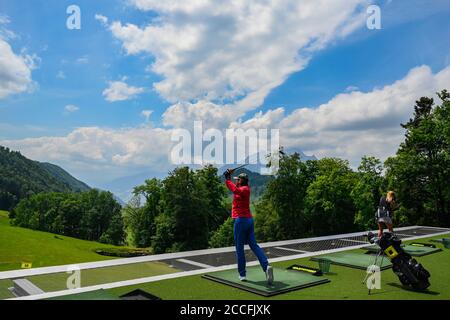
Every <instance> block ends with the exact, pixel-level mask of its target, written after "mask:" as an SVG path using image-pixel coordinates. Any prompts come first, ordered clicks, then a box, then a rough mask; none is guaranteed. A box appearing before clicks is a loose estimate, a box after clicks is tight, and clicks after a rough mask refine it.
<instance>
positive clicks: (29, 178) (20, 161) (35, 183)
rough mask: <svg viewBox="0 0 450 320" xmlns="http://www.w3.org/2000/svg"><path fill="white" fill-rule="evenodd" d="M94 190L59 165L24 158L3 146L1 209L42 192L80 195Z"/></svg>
mask: <svg viewBox="0 0 450 320" xmlns="http://www.w3.org/2000/svg"><path fill="white" fill-rule="evenodd" d="M89 189H90V188H89V187H88V186H87V185H86V184H84V183H82V182H80V181H78V180H76V179H75V178H73V177H72V176H71V175H70V174H68V173H67V172H66V171H64V170H63V169H61V168H60V167H58V166H55V165H51V164H44V163H40V162H37V161H33V160H30V159H27V158H26V157H24V156H23V155H22V154H20V152H16V151H12V150H10V149H8V148H5V147H2V146H0V210H10V209H11V208H12V207H14V206H15V205H16V204H17V203H18V202H19V201H20V200H21V199H23V198H26V197H28V196H30V195H33V194H36V193H39V192H79V191H86V190H89Z"/></svg>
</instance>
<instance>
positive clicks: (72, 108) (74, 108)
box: [64, 104, 80, 113]
mask: <svg viewBox="0 0 450 320" xmlns="http://www.w3.org/2000/svg"><path fill="white" fill-rule="evenodd" d="M64 110H66V111H67V112H69V113H73V112H76V111H78V110H80V108H79V107H77V106H75V105H73V104H69V105H67V106H65V107H64Z"/></svg>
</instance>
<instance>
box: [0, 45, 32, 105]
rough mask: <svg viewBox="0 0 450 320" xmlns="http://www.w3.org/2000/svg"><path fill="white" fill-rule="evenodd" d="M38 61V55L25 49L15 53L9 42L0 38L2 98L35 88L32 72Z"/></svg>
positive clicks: (0, 94)
mask: <svg viewBox="0 0 450 320" xmlns="http://www.w3.org/2000/svg"><path fill="white" fill-rule="evenodd" d="M37 61H38V58H37V56H35V55H28V54H26V53H25V52H24V51H22V53H21V54H20V55H18V54H15V53H14V52H13V50H12V48H11V46H10V45H9V43H8V42H6V41H5V40H3V39H1V38H0V99H2V98H5V97H7V96H10V95H13V94H18V93H21V92H26V91H30V90H31V89H32V88H33V86H34V83H33V80H32V74H31V72H32V70H33V69H34V68H36V67H37V66H36V63H37Z"/></svg>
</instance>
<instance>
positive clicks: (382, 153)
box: [244, 66, 450, 164]
mask: <svg viewBox="0 0 450 320" xmlns="http://www.w3.org/2000/svg"><path fill="white" fill-rule="evenodd" d="M445 88H450V67H447V68H445V69H443V70H441V71H440V72H438V73H436V74H433V72H432V71H431V69H430V68H429V67H427V66H422V67H418V68H414V69H412V70H411V71H410V72H409V73H408V75H406V77H405V78H403V79H401V80H398V81H396V82H395V83H393V84H391V85H387V86H385V87H383V88H380V89H374V90H373V91H370V92H365V93H363V92H351V93H345V94H340V95H337V96H336V97H334V98H333V99H331V100H330V101H329V102H327V103H325V104H323V105H321V106H319V107H318V108H301V109H297V110H295V111H294V112H292V113H291V114H289V115H288V116H287V117H285V118H283V119H282V120H281V121H279V122H278V118H276V117H275V118H274V120H273V121H272V124H271V126H278V127H279V128H280V136H281V142H282V144H284V145H286V146H288V147H298V148H300V149H302V150H303V151H305V152H306V153H309V154H315V155H316V156H319V157H325V156H327V157H328V156H336V157H341V158H345V159H349V160H350V161H351V162H352V163H353V164H356V163H358V161H359V160H360V158H361V157H362V156H363V155H365V154H371V155H375V156H377V157H380V158H382V159H385V158H386V157H388V156H391V155H394V154H395V151H396V150H397V148H398V146H399V143H400V142H401V141H402V140H403V139H404V135H403V134H404V132H403V129H402V128H401V127H400V123H404V122H406V121H408V119H409V118H410V117H411V116H412V113H413V112H414V109H413V106H414V104H415V101H416V100H418V99H419V98H420V97H422V96H435V94H434V93H435V92H437V91H440V90H442V89H445ZM436 101H439V100H438V99H436ZM277 110H278V109H277ZM267 114H269V112H268V113H267ZM266 118H267V117H266ZM257 120H258V117H256V118H255V119H251V120H249V121H247V122H245V123H244V125H246V124H247V125H248V124H249V123H250V122H251V121H257Z"/></svg>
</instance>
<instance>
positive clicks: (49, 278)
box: [0, 211, 178, 299]
mask: <svg viewBox="0 0 450 320" xmlns="http://www.w3.org/2000/svg"><path fill="white" fill-rule="evenodd" d="M111 247H114V246H110V245H105V244H101V243H98V242H93V241H84V240H79V239H75V238H70V237H64V236H59V235H58V236H56V235H54V234H52V233H47V232H41V231H34V230H30V229H25V228H19V227H13V226H11V225H10V223H9V218H8V213H7V212H5V211H0V272H1V271H7V270H16V269H20V268H21V266H22V263H23V262H29V263H32V267H33V268H39V267H47V266H55V265H66V264H77V263H83V262H92V261H100V260H110V259H114V258H112V257H106V256H101V255H99V254H97V253H95V252H94V249H98V248H111ZM176 271H178V270H176V269H173V268H170V267H169V266H168V265H166V264H163V263H140V264H134V265H127V266H116V267H109V268H102V269H92V270H85V271H82V273H81V284H82V286H88V285H95V284H102V283H107V282H115V281H122V280H128V279H136V278H142V277H149V276H154V275H160V274H166V273H172V272H176ZM68 277H69V274H66V273H58V274H52V275H43V276H36V277H31V278H30V279H31V280H32V281H33V282H34V283H35V284H36V285H38V286H39V287H41V288H42V289H43V290H44V291H57V290H64V289H66V281H67V278H68ZM12 285H13V283H12V281H11V280H0V299H5V298H12V297H13V296H12V294H11V293H10V292H9V290H8V288H9V287H12Z"/></svg>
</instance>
